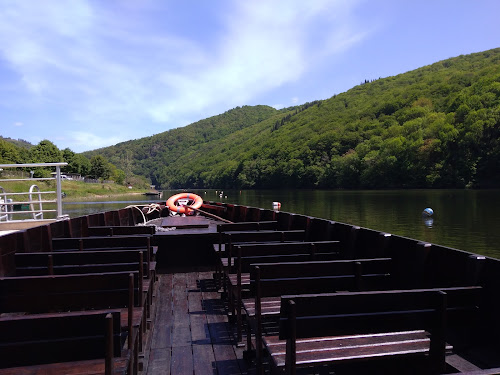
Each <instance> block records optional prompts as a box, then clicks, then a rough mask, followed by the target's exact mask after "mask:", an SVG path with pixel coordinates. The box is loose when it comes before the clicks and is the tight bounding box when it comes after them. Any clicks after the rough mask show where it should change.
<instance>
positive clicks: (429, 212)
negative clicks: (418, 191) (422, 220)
mask: <svg viewBox="0 0 500 375" xmlns="http://www.w3.org/2000/svg"><path fill="white" fill-rule="evenodd" d="M432 215H434V210H433V209H432V208H430V207H427V208H426V209H425V210H424V211H423V212H422V216H432Z"/></svg>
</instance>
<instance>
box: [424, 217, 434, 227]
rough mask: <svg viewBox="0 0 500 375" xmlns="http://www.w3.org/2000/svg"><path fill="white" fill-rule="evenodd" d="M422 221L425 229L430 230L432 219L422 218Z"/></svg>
mask: <svg viewBox="0 0 500 375" xmlns="http://www.w3.org/2000/svg"><path fill="white" fill-rule="evenodd" d="M422 221H423V222H424V225H425V226H426V227H427V228H432V224H434V219H433V218H432V217H423V218H422Z"/></svg>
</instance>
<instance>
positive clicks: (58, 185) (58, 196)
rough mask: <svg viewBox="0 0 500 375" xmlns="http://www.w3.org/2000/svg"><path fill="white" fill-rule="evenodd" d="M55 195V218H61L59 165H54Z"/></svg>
mask: <svg viewBox="0 0 500 375" xmlns="http://www.w3.org/2000/svg"><path fill="white" fill-rule="evenodd" d="M56 186H57V189H56V191H57V192H56V195H57V198H56V199H57V218H58V219H61V218H62V191H61V167H60V166H59V165H57V166H56Z"/></svg>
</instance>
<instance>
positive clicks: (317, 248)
mask: <svg viewBox="0 0 500 375" xmlns="http://www.w3.org/2000/svg"><path fill="white" fill-rule="evenodd" d="M339 246H340V243H339V242H338V241H321V242H274V243H256V244H255V243H246V244H237V245H235V246H234V249H233V250H232V251H231V256H234V257H235V261H234V264H235V268H236V272H238V273H241V272H250V269H251V266H252V264H254V263H279V262H306V261H313V260H334V259H339V258H340V252H339Z"/></svg>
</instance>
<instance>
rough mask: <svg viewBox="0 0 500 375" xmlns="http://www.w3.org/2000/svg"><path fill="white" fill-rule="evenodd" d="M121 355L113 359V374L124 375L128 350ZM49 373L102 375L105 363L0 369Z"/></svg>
mask: <svg viewBox="0 0 500 375" xmlns="http://www.w3.org/2000/svg"><path fill="white" fill-rule="evenodd" d="M124 352H125V353H122V356H121V357H117V358H114V359H113V367H114V371H113V374H115V375H126V374H127V370H128V364H129V362H130V352H129V351H128V350H125V351H124ZM51 374H54V375H55V374H78V375H104V374H105V364H104V361H103V360H101V359H91V360H86V361H74V362H59V363H49V364H44V365H36V366H24V367H11V368H5V369H0V375H51Z"/></svg>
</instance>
